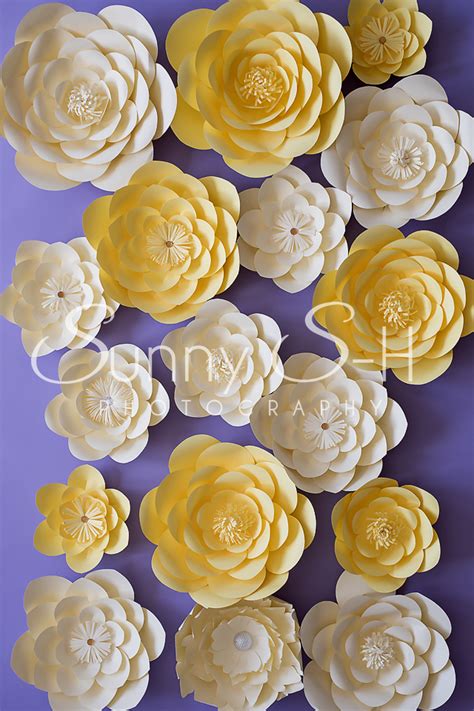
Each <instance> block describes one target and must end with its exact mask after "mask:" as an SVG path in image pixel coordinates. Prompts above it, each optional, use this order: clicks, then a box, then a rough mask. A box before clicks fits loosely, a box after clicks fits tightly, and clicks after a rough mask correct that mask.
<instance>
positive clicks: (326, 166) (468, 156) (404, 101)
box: [321, 74, 474, 227]
mask: <svg viewBox="0 0 474 711" xmlns="http://www.w3.org/2000/svg"><path fill="white" fill-rule="evenodd" d="M473 141H474V119H473V118H472V117H471V116H469V114H467V113H465V112H464V111H456V110H455V109H453V108H452V106H450V104H449V103H448V97H447V96H446V92H445V91H444V89H443V87H442V86H441V84H439V83H438V82H437V81H436V80H435V79H432V78H431V77H428V76H425V75H421V74H418V75H416V76H412V77H407V78H405V79H402V80H401V81H399V82H398V83H397V84H395V85H394V86H393V87H392V88H391V89H378V88H377V87H362V88H360V89H356V90H355V91H352V92H351V93H350V94H349V95H348V96H347V97H346V116H345V122H344V127H343V129H342V131H341V133H340V135H339V137H338V138H337V140H336V142H335V143H334V145H333V146H331V148H329V149H328V150H326V151H324V153H323V154H322V156H321V169H322V171H323V174H324V176H325V177H326V179H327V180H328V181H329V182H330V183H331V184H332V185H335V186H336V187H337V188H341V189H343V190H347V192H348V193H349V194H350V195H351V196H352V201H353V203H354V215H355V217H356V219H357V220H358V221H359V222H360V224H361V225H363V226H364V227H372V226H373V225H390V226H392V227H401V226H402V225H404V224H405V223H406V222H408V220H410V219H416V220H431V219H433V218H435V217H439V216H440V215H442V214H444V213H445V212H446V211H447V210H449V208H450V207H452V206H453V205H454V203H455V202H456V200H457V199H458V197H459V195H460V193H461V190H462V184H463V183H462V181H463V180H464V178H465V176H466V174H467V171H468V168H469V166H470V164H471V163H472V162H473V160H474V145H473Z"/></svg>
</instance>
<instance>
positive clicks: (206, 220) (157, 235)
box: [84, 161, 240, 323]
mask: <svg viewBox="0 0 474 711" xmlns="http://www.w3.org/2000/svg"><path fill="white" fill-rule="evenodd" d="M239 212H240V201H239V195H238V193H237V190H236V189H235V187H234V186H233V185H232V184H231V183H229V182H228V181H227V180H224V179H223V178H216V177H212V176H210V177H207V178H201V179H198V178H194V177H193V176H192V175H187V174H186V173H183V172H182V171H181V170H180V169H179V168H177V167H176V166H174V165H172V164H171V163H165V162H162V161H153V162H151V163H148V165H146V166H144V167H143V168H140V169H139V170H138V171H137V172H136V173H135V174H134V175H133V176H132V178H131V180H130V184H129V185H128V186H127V187H125V188H122V189H121V190H117V192H116V193H115V194H114V195H112V196H108V197H103V198H99V199H98V200H95V201H94V202H93V203H92V204H91V205H90V206H89V207H88V208H87V209H86V211H85V213H84V232H85V235H86V237H87V239H88V240H89V242H90V243H91V244H92V245H93V246H94V247H95V249H97V259H98V262H99V264H100V278H101V280H102V283H103V285H104V289H105V291H106V293H107V294H108V295H109V296H110V297H112V298H114V299H116V300H117V301H118V302H119V303H121V304H123V305H124V306H135V307H136V308H138V309H141V310H142V311H145V312H146V313H149V314H150V315H151V316H153V318H155V319H156V320H157V321H161V322H162V323H177V322H178V321H184V319H187V318H190V317H191V316H194V315H195V313H196V312H197V310H198V309H199V307H200V306H201V305H202V304H203V303H204V302H206V301H208V300H209V299H211V298H212V297H213V296H215V295H216V294H220V293H221V292H222V291H225V289H227V288H228V287H229V286H230V285H231V284H232V282H233V281H234V280H235V278H236V277H237V274H238V271H239V252H238V249H237V246H236V239H237V224H236V223H237V220H238V219H239Z"/></svg>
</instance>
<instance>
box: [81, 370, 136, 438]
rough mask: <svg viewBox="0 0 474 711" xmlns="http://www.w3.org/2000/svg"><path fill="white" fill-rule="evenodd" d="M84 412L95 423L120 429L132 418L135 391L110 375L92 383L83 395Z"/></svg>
mask: <svg viewBox="0 0 474 711" xmlns="http://www.w3.org/2000/svg"><path fill="white" fill-rule="evenodd" d="M83 398H84V399H83V404H84V412H85V414H86V415H87V417H88V418H89V419H90V420H92V421H93V422H97V423H98V424H101V425H104V426H105V427H119V426H120V425H122V424H123V423H124V422H125V420H126V419H127V418H128V417H130V416H131V413H132V405H133V390H132V388H131V387H130V385H128V384H127V383H122V382H120V381H119V380H117V379H116V378H114V377H113V376H112V375H111V374H110V373H108V374H107V375H105V376H100V377H99V378H97V379H96V380H94V381H92V383H90V384H89V385H88V386H87V387H86V388H85V389H84V395H83Z"/></svg>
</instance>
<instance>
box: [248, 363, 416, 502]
mask: <svg viewBox="0 0 474 711" xmlns="http://www.w3.org/2000/svg"><path fill="white" fill-rule="evenodd" d="M250 424H251V425H252V430H253V432H254V434H255V436H256V438H257V439H258V440H259V441H260V442H261V443H262V444H263V445H264V446H265V447H268V448H269V449H272V450H273V452H274V454H275V456H276V457H277V458H278V459H279V460H280V461H281V462H283V464H284V465H285V467H286V470H287V472H288V474H289V475H290V477H291V478H292V479H293V481H294V482H295V484H296V486H297V487H298V488H300V489H303V491H310V492H312V493H314V494H320V493H321V492H322V491H331V492H333V493H334V492H338V491H342V489H345V490H346V491H355V490H356V489H359V488H360V487H361V486H362V485H363V484H365V483H366V482H367V481H370V480H371V479H375V478H376V477H378V475H379V474H380V472H381V471H382V460H383V457H384V456H385V455H386V454H387V450H389V449H392V447H395V446H396V445H397V444H398V443H399V442H400V441H401V440H402V438H403V437H404V435H405V432H406V429H407V421H406V417H405V415H404V413H403V410H402V409H401V407H400V405H398V403H396V402H395V401H394V400H392V399H391V398H389V397H388V396H387V390H386V389H385V387H384V385H383V380H382V374H381V373H380V372H367V371H366V372H363V371H360V370H357V369H356V368H354V367H351V366H349V365H345V366H344V368H341V367H340V366H339V365H338V364H337V363H334V361H332V360H329V359H328V358H321V357H320V356H318V355H314V354H313V353H299V354H298V355H294V356H291V358H289V359H288V360H287V361H286V363H285V381H284V382H283V384H282V385H280V387H279V388H278V389H277V390H276V392H274V393H272V394H271V395H267V396H266V397H265V398H263V399H262V400H260V402H258V403H257V405H256V406H255V408H254V410H253V413H252V416H251V419H250Z"/></svg>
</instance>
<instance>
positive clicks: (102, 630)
mask: <svg viewBox="0 0 474 711" xmlns="http://www.w3.org/2000/svg"><path fill="white" fill-rule="evenodd" d="M68 646H69V650H70V651H71V652H72V654H73V655H74V657H75V659H76V661H77V662H79V663H80V664H96V663H99V664H100V663H101V662H103V661H104V659H105V658H106V657H108V656H109V654H110V652H111V651H112V636H111V634H110V632H109V630H108V629H107V627H106V626H105V625H103V624H102V623H101V622H91V621H89V622H84V623H83V624H79V625H77V627H75V628H74V629H73V631H72V634H71V638H70V640H69V644H68Z"/></svg>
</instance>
